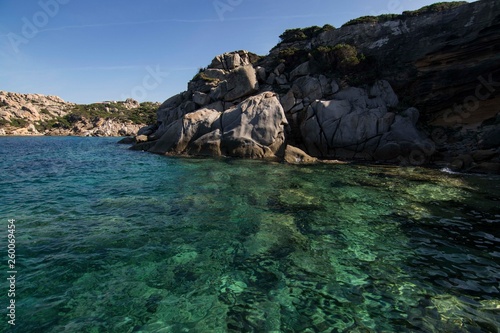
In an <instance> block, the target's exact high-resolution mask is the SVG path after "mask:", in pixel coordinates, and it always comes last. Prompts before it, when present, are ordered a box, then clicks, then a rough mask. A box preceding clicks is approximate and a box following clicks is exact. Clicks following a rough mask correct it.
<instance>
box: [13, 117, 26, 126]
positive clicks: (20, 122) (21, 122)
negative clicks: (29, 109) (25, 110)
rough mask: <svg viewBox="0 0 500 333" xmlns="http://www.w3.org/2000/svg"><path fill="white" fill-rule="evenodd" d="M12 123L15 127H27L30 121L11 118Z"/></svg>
mask: <svg viewBox="0 0 500 333" xmlns="http://www.w3.org/2000/svg"><path fill="white" fill-rule="evenodd" d="M10 124H11V125H12V126H14V127H19V128H23V127H26V125H28V121H27V120H26V119H23V118H11V119H10Z"/></svg>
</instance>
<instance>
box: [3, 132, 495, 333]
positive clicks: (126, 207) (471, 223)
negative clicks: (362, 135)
mask: <svg viewBox="0 0 500 333" xmlns="http://www.w3.org/2000/svg"><path fill="white" fill-rule="evenodd" d="M117 141H119V138H83V137H2V138H0V172H1V173H0V175H1V177H0V222H1V223H0V238H1V239H0V253H1V257H2V260H1V262H0V277H1V281H3V282H2V283H1V286H2V287H1V290H0V308H1V309H2V311H1V313H2V316H0V332H22V333H30V332H36V333H39V332H47V333H49V332H50V333H61V332H71V333H73V332H77V333H81V332H88V333H98V332H116V333H126V332H165V333H167V332H168V333H170V332H172V333H177V332H179V333H181V332H202V333H210V332H221V333H222V332H272V333H278V332H329V333H330V332H353V333H354V332H357V333H359V332H399V333H400V332H426V333H427V332H431V333H432V332H493V333H497V332H499V331H500V177H499V176H493V175H472V174H454V173H450V172H448V171H447V170H439V169H428V168H420V167H396V166H381V165H350V164H346V165H314V166H295V165H287V164H280V163H273V162H266V161H255V160H242V159H229V158H219V159H212V158H203V159H202V158H180V157H166V156H159V155H153V154H149V153H146V152H140V151H131V150H129V149H128V146H126V145H119V144H117Z"/></svg>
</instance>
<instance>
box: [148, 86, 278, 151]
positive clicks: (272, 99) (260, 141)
mask: <svg viewBox="0 0 500 333" xmlns="http://www.w3.org/2000/svg"><path fill="white" fill-rule="evenodd" d="M286 124H287V121H286V117H285V113H284V111H283V108H282V107H281V104H280V102H279V100H278V98H277V97H276V95H275V94H273V93H269V92H266V93H261V94H259V95H256V96H253V97H250V98H248V99H246V100H245V101H243V102H241V103H240V104H238V105H237V106H235V107H233V108H230V109H229V110H227V111H225V112H223V113H220V112H218V111H216V110H212V109H201V110H198V111H195V112H192V113H189V114H185V115H184V116H183V117H182V118H181V119H178V120H176V121H174V122H172V123H171V124H170V125H169V126H168V127H167V128H166V130H165V132H164V134H163V135H162V137H161V138H160V140H158V141H157V143H156V144H155V145H154V146H153V147H152V148H151V149H150V150H149V151H150V152H153V153H157V154H167V153H172V154H190V155H211V156H220V155H225V156H235V157H246V158H274V157H276V156H277V155H281V154H283V151H284V144H285V134H284V133H285V128H284V127H285V125H286Z"/></svg>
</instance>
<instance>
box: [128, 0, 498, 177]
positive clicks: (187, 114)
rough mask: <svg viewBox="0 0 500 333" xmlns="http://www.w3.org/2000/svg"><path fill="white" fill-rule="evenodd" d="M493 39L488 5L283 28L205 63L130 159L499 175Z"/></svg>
mask: <svg viewBox="0 0 500 333" xmlns="http://www.w3.org/2000/svg"><path fill="white" fill-rule="evenodd" d="M499 36H500V4H499V3H498V2H496V1H493V0H482V1H477V2H474V3H470V4H468V3H452V4H449V5H446V6H444V7H443V5H442V4H436V5H432V6H428V7H424V8H422V9H421V10H419V11H415V12H406V13H403V14H402V15H399V16H398V15H393V16H389V17H388V16H387V15H386V16H381V17H365V18H360V19H358V20H354V22H349V23H348V24H346V25H344V26H343V27H342V28H339V29H335V28H334V27H332V26H328V25H327V26H324V27H310V28H305V29H291V30H287V31H285V33H284V34H283V35H281V36H280V38H281V40H282V41H281V43H279V44H278V45H277V46H276V47H275V48H273V49H272V50H271V52H270V54H269V55H267V56H265V57H260V56H257V55H255V54H253V53H251V52H248V51H236V52H230V53H226V54H223V55H220V56H217V57H215V58H214V59H213V61H212V62H211V64H210V65H209V66H208V67H207V68H204V69H202V70H200V72H199V73H198V74H197V75H196V76H195V77H194V78H193V79H192V80H191V81H190V82H189V83H188V89H187V90H186V91H185V92H182V93H180V94H178V95H176V96H173V97H171V98H169V99H168V100H166V101H165V102H164V103H163V104H162V105H161V106H160V107H159V109H158V110H157V123H156V124H155V125H152V126H148V127H145V128H142V129H141V130H140V131H139V133H138V136H137V138H136V139H135V141H134V142H135V145H134V146H133V147H132V149H137V150H144V151H149V152H152V153H156V154H170V155H186V156H188V155H193V156H232V157H240V158H259V159H261V158H263V159H272V160H278V161H287V162H289V163H290V162H292V163H304V162H307V163H311V162H315V161H318V160H344V161H364V162H368V163H373V162H377V163H390V164H398V165H416V166H420V165H422V166H424V165H439V166H443V167H449V168H450V169H452V170H457V171H470V172H484V173H500V148H499V147H500V113H499V110H498V105H499V103H498V102H500V99H499V98H500V97H499V95H500V94H499V93H498V91H499V88H498V86H500V84H498V83H497V82H498V81H500V80H498V78H500V75H499V74H500V73H499V69H498V66H497V64H498V62H499V61H500V55H499V54H498V52H495V51H494V50H495V49H498V48H499V47H500V38H499ZM478 94H480V96H478ZM291 152H293V153H291Z"/></svg>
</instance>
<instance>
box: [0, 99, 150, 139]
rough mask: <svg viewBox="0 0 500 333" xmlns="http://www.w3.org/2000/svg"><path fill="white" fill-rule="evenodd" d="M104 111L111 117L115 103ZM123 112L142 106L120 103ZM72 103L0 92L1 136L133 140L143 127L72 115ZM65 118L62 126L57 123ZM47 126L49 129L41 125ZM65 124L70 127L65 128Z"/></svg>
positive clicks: (104, 108) (131, 102)
mask: <svg viewBox="0 0 500 333" xmlns="http://www.w3.org/2000/svg"><path fill="white" fill-rule="evenodd" d="M99 104H100V105H102V109H103V110H107V111H108V112H109V114H110V115H111V114H112V113H113V112H116V111H114V110H112V109H113V108H114V107H116V106H117V105H118V102H103V103H99ZM119 106H120V107H121V108H122V109H123V110H134V109H137V108H139V107H140V106H141V105H140V104H139V102H137V101H135V100H133V99H127V100H126V101H124V102H119ZM75 107H76V104H75V103H68V102H65V101H64V100H62V99H61V98H59V97H57V96H45V95H40V94H19V93H12V92H5V91H0V121H1V123H0V135H61V136H65V135H77V136H134V135H136V134H137V132H138V130H139V129H140V128H141V127H144V124H134V123H132V122H131V121H126V120H117V119H113V118H112V117H110V118H103V117H83V116H77V115H73V114H72V111H73V109H74V108H75ZM62 118H64V120H65V123H64V124H61V123H60V122H59V120H61V119H62ZM47 123H50V124H52V126H51V127H50V128H45V127H44V126H41V124H47ZM68 124H69V125H70V126H68Z"/></svg>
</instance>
